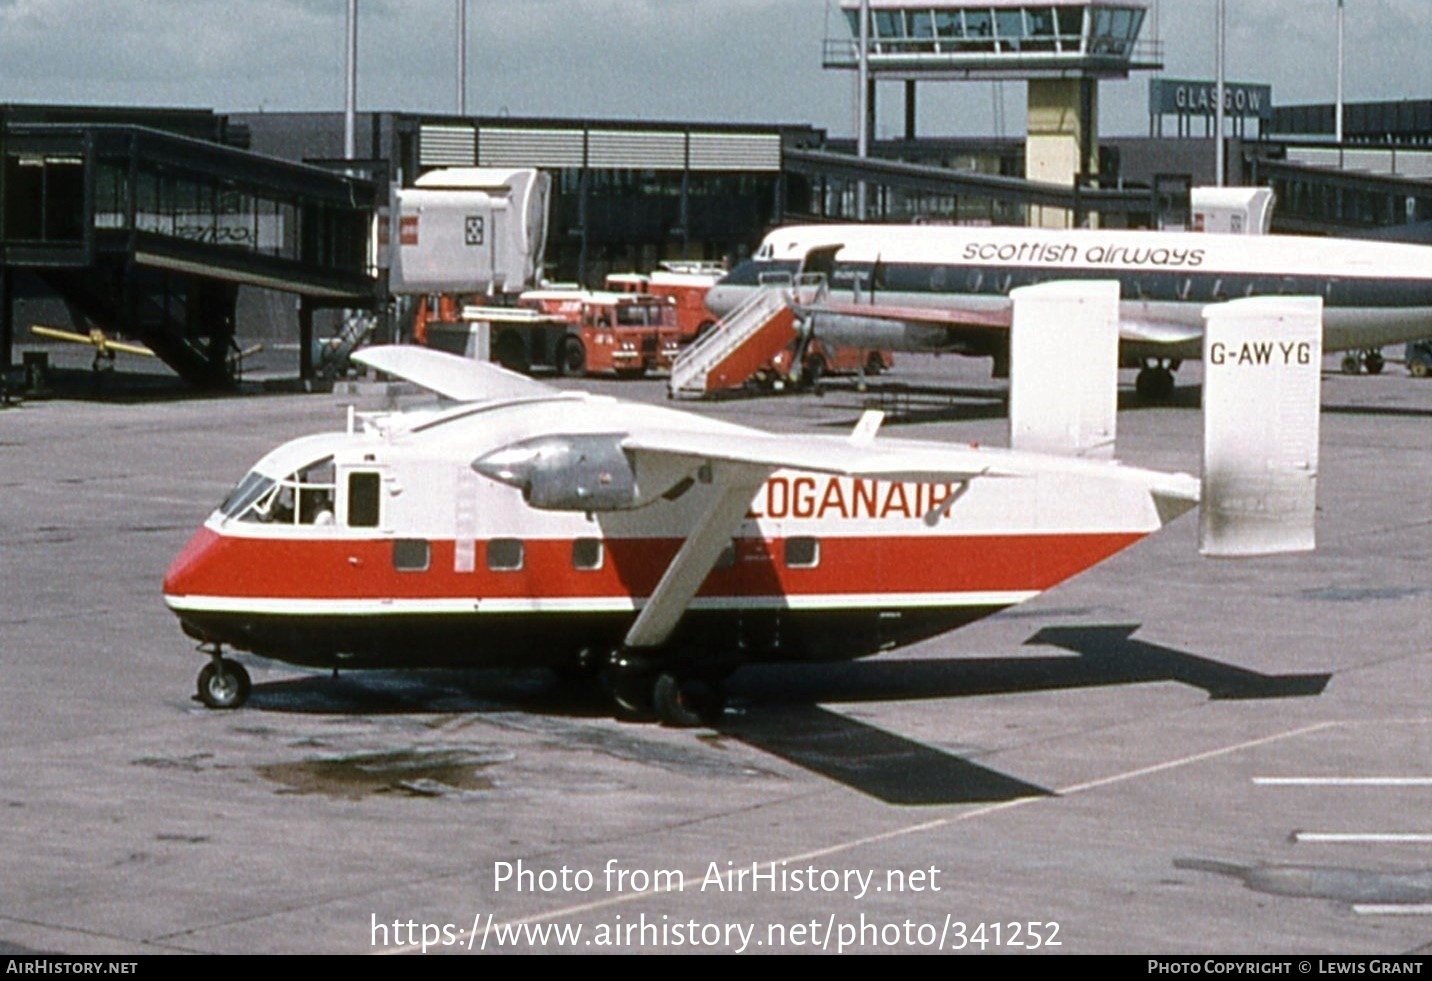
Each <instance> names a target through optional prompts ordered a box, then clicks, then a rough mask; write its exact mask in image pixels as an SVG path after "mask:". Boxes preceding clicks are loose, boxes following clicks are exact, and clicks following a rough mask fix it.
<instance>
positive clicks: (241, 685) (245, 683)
mask: <svg viewBox="0 0 1432 981" xmlns="http://www.w3.org/2000/svg"><path fill="white" fill-rule="evenodd" d="M198 687H199V701H201V702H203V703H204V704H205V705H207V706H208V707H209V708H211V709H236V708H239V707H240V706H242V705H243V704H244V703H245V702H247V701H248V700H249V690H250V689H251V688H252V685H251V683H250V682H249V673H248V672H247V671H245V670H244V666H243V665H242V664H240V663H239V662H237V661H231V660H229V659H228V658H226V657H224V658H219V659H218V660H211V661H210V662H209V663H208V664H206V665H204V667H203V668H202V669H201V670H200V671H199V685H198Z"/></svg>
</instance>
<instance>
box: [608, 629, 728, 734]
mask: <svg viewBox="0 0 1432 981" xmlns="http://www.w3.org/2000/svg"><path fill="white" fill-rule="evenodd" d="M603 677H604V679H605V681H606V684H607V687H608V689H609V690H610V691H611V694H612V700H613V701H614V702H616V704H617V708H618V709H619V710H620V712H622V713H623V714H625V715H626V716H628V717H630V718H634V719H651V718H655V719H657V720H658V721H659V722H661V723H662V724H663V725H668V726H673V727H675V728H690V727H692V726H710V725H715V724H716V723H717V722H718V721H719V720H720V718H721V714H722V713H723V712H724V711H725V710H726V691H725V688H724V686H723V685H722V683H721V682H722V678H723V677H724V676H723V675H722V674H720V673H718V672H710V671H708V672H699V671H692V670H684V669H681V668H678V667H676V666H674V665H671V664H664V663H662V662H660V661H655V660H653V659H651V658H647V657H643V656H642V655H639V654H635V653H633V652H632V651H629V650H625V649H620V648H619V649H617V650H615V651H613V652H612V653H611V656H610V657H609V658H608V659H607V663H606V665H605V666H604V668H603Z"/></svg>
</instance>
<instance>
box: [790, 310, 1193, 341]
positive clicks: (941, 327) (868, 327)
mask: <svg viewBox="0 0 1432 981" xmlns="http://www.w3.org/2000/svg"><path fill="white" fill-rule="evenodd" d="M796 313H797V315H798V316H801V317H803V318H809V320H810V322H811V323H812V324H813V325H814V330H815V336H817V337H826V338H828V339H830V340H833V341H836V342H837V343H841V344H848V345H850V346H852V347H866V348H888V349H893V350H901V349H902V348H908V349H911V350H920V351H924V350H941V349H946V350H958V349H960V348H961V347H971V346H973V348H974V349H975V350H976V351H978V352H979V353H985V352H984V351H982V350H981V348H982V347H983V346H984V345H985V344H988V339H990V338H992V337H993V336H994V335H997V334H1000V333H1008V331H1009V330H1010V326H1011V323H1012V321H1013V310H1012V306H1011V305H1010V304H1008V303H1006V304H1004V305H1003V306H1000V307H995V308H989V307H980V308H974V307H962V306H944V307H911V306H886V305H882V304H879V303H875V304H862V303H829V302H822V303H815V304H808V305H804V306H798V307H797V308H796ZM1202 336H1203V328H1202V326H1201V325H1197V324H1187V323H1183V322H1180V321H1176V320H1164V319H1160V318H1157V317H1151V316H1148V315H1146V314H1138V313H1136V314H1129V313H1126V312H1125V313H1121V314H1120V317H1119V340H1121V341H1130V342H1134V343H1138V344H1144V345H1152V346H1155V347H1157V346H1160V345H1170V346H1172V345H1177V344H1188V343H1192V342H1197V341H1198V339H1199V338H1200V337H1202ZM982 341H983V342H984V344H982V343H981V342H982Z"/></svg>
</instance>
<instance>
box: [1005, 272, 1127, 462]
mask: <svg viewBox="0 0 1432 981" xmlns="http://www.w3.org/2000/svg"><path fill="white" fill-rule="evenodd" d="M1010 299H1011V300H1013V302H1014V320H1013V324H1012V326H1011V328H1010V337H1009V445H1010V446H1011V447H1013V448H1014V449H1016V450H1028V451H1031V452H1036V453H1057V454H1060V455H1062V456H1085V457H1094V458H1100V459H1109V458H1111V457H1112V456H1113V455H1114V434H1115V419H1116V417H1117V414H1118V406H1119V392H1118V384H1119V284H1118V282H1117V281H1115V280H1108V281H1105V280H1098V281H1092V282H1052V283H1041V284H1039V285H1038V286H1022V287H1020V288H1019V289H1016V290H1013V291H1012V292H1011V293H1010Z"/></svg>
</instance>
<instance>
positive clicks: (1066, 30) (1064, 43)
mask: <svg viewBox="0 0 1432 981" xmlns="http://www.w3.org/2000/svg"><path fill="white" fill-rule="evenodd" d="M1054 12H1055V13H1056V14H1058V16H1059V48H1060V50H1061V51H1065V52H1070V53H1074V52H1078V51H1079V50H1081V49H1082V48H1083V46H1084V11H1083V10H1081V9H1079V8H1078V7H1058V8H1056V9H1055V11H1054Z"/></svg>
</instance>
